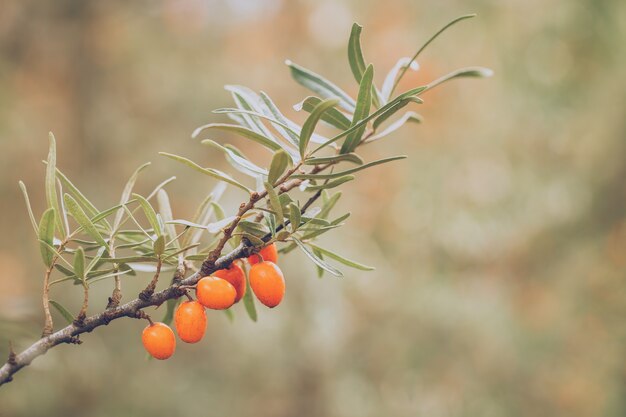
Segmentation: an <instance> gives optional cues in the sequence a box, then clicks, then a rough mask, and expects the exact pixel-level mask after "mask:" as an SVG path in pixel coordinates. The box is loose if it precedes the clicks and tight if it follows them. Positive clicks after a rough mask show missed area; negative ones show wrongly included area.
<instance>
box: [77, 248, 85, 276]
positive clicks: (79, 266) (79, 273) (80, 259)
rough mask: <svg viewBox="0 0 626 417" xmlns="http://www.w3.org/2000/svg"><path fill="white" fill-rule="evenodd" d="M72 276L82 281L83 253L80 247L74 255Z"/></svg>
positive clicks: (83, 274)
mask: <svg viewBox="0 0 626 417" xmlns="http://www.w3.org/2000/svg"><path fill="white" fill-rule="evenodd" d="M74 274H75V275H76V276H77V277H78V279H80V280H82V281H84V280H85V278H86V276H85V251H84V250H83V248H82V247H80V246H79V247H78V249H76V252H75V253H74Z"/></svg>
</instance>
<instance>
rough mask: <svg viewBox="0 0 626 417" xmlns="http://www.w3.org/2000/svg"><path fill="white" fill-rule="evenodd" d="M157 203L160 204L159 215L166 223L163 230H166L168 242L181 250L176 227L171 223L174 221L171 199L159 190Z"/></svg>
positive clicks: (163, 191)
mask: <svg viewBox="0 0 626 417" xmlns="http://www.w3.org/2000/svg"><path fill="white" fill-rule="evenodd" d="M157 203H158V204H159V213H160V215H161V217H162V218H163V221H164V223H165V227H164V228H163V229H164V230H165V234H166V235H167V238H168V240H170V241H171V242H173V243H174V246H175V247H177V248H180V243H179V242H178V239H177V235H176V227H174V225H173V224H171V223H169V222H170V221H172V220H173V215H172V205H171V204H170V198H169V196H168V195H167V192H166V191H165V190H159V191H158V192H157Z"/></svg>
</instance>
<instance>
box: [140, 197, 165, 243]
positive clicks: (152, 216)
mask: <svg viewBox="0 0 626 417" xmlns="http://www.w3.org/2000/svg"><path fill="white" fill-rule="evenodd" d="M133 198H135V199H137V201H139V204H140V205H141V208H142V209H143V212H144V214H145V215H146V218H147V219H148V223H150V226H151V227H152V229H153V230H154V233H155V234H156V235H157V236H161V234H163V232H162V231H161V225H160V223H159V220H158V219H157V214H156V211H155V210H154V207H152V204H150V202H149V201H148V200H146V199H145V197H143V196H141V195H139V194H133Z"/></svg>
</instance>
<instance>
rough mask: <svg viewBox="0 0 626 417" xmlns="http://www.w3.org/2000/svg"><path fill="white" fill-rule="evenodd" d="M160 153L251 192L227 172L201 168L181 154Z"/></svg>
mask: <svg viewBox="0 0 626 417" xmlns="http://www.w3.org/2000/svg"><path fill="white" fill-rule="evenodd" d="M159 154H160V155H163V156H165V157H167V158H170V159H173V160H175V161H178V162H182V163H183V164H185V165H187V166H188V167H191V168H193V169H195V170H196V171H199V172H201V173H203V174H205V175H208V176H210V177H213V178H215V179H217V180H220V181H224V182H226V183H228V184H231V185H234V186H235V187H237V188H240V189H242V190H244V191H246V192H247V193H251V192H252V190H251V189H249V188H248V187H246V186H245V185H243V184H241V183H239V182H238V181H236V180H235V179H233V178H232V177H230V176H229V175H228V174H225V173H223V172H221V171H218V170H217V169H212V168H202V167H201V166H200V165H198V164H196V163H195V162H193V161H191V160H190V159H187V158H185V157H182V156H178V155H174V154H171V153H167V152H159Z"/></svg>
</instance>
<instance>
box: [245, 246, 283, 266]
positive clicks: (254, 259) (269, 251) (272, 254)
mask: <svg viewBox="0 0 626 417" xmlns="http://www.w3.org/2000/svg"><path fill="white" fill-rule="evenodd" d="M259 255H261V256H262V257H263V260H264V261H270V262H274V263H276V262H278V250H277V249H276V244H274V243H272V244H271V245H268V246H266V247H264V248H263V249H261V250H260V251H259ZM259 255H257V254H256V253H255V254H254V255H250V256H249V257H248V263H249V264H250V265H254V264H256V263H259V262H261V258H259Z"/></svg>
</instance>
